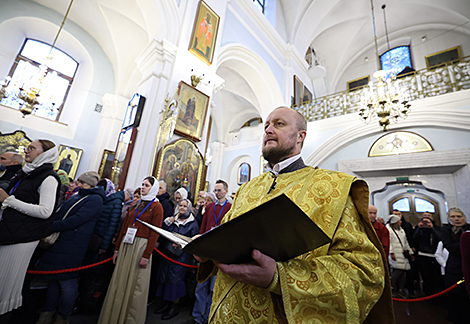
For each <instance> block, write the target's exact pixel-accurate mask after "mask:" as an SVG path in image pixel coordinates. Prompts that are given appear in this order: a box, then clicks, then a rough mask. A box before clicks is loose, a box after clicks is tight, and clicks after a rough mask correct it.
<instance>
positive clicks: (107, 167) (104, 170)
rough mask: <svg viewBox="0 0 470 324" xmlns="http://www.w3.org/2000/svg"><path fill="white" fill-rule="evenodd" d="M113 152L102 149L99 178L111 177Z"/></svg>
mask: <svg viewBox="0 0 470 324" xmlns="http://www.w3.org/2000/svg"><path fill="white" fill-rule="evenodd" d="M113 160H114V152H113V151H110V150H104V152H103V155H102V156H101V163H100V168H99V170H98V174H99V175H100V178H108V179H111V171H112V167H113Z"/></svg>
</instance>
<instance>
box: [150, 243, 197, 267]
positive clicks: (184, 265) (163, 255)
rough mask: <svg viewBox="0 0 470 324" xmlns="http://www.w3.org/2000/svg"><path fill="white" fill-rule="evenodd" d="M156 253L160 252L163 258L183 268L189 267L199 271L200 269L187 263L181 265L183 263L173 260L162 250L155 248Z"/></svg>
mask: <svg viewBox="0 0 470 324" xmlns="http://www.w3.org/2000/svg"><path fill="white" fill-rule="evenodd" d="M154 250H155V251H157V252H158V254H160V255H161V256H162V257H164V258H165V259H167V260H168V261H171V262H173V263H176V264H179V265H181V266H183V267H187V268H193V269H197V268H199V267H198V266H195V265H191V264H186V263H181V262H178V261H176V260H173V259H172V258H170V257H168V256H166V255H165V254H163V253H162V252H161V251H160V250H158V249H157V248H154Z"/></svg>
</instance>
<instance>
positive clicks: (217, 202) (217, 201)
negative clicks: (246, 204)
mask: <svg viewBox="0 0 470 324" xmlns="http://www.w3.org/2000/svg"><path fill="white" fill-rule="evenodd" d="M226 202H227V198H225V200H224V204H225V203H226ZM215 204H216V205H220V206H223V205H224V204H221V203H219V199H217V200H216V201H215Z"/></svg>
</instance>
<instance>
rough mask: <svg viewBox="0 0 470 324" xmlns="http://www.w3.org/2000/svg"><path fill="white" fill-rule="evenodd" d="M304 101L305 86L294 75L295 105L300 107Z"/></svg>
mask: <svg viewBox="0 0 470 324" xmlns="http://www.w3.org/2000/svg"><path fill="white" fill-rule="evenodd" d="M303 99H304V84H303V83H302V81H300V79H299V78H298V77H297V76H296V75H294V104H296V105H300V104H301V103H302V102H303Z"/></svg>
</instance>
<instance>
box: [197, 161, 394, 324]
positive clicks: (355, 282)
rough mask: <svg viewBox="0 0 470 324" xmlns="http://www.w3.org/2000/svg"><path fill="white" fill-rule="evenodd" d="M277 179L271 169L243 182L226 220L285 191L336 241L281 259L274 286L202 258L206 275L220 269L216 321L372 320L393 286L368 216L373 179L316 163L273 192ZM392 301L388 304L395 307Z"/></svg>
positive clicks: (285, 178) (282, 179)
mask: <svg viewBox="0 0 470 324" xmlns="http://www.w3.org/2000/svg"><path fill="white" fill-rule="evenodd" d="M272 183H273V175H272V174H271V173H269V172H267V173H265V174H262V175H260V176H259V177H257V178H255V179H253V180H251V181H249V182H248V183H245V184H244V185H243V186H242V187H240V189H239V190H238V192H237V195H236V197H235V199H234V203H233V205H232V208H231V210H230V211H229V212H228V213H227V214H226V215H225V217H224V222H226V221H228V220H230V219H232V218H235V217H237V215H241V214H243V213H245V212H247V211H248V210H251V209H253V208H254V207H256V206H258V205H260V204H262V203H264V202H266V201H267V200H269V199H272V198H273V197H275V196H277V195H280V194H281V193H285V194H286V195H287V196H288V197H289V198H290V199H291V200H292V201H294V202H295V203H296V204H297V205H298V206H299V207H300V208H301V209H302V210H303V211H304V212H305V213H306V214H307V215H308V216H309V217H310V218H311V219H312V220H313V221H314V222H315V223H316V224H317V225H318V226H319V227H320V228H321V229H322V230H323V231H324V232H325V233H326V234H327V235H328V236H329V237H330V238H331V239H332V242H331V243H330V244H328V245H324V246H322V247H320V248H318V249H315V250H313V251H310V252H308V253H305V254H303V255H301V256H299V257H297V258H295V259H292V260H289V261H287V262H277V269H276V272H275V276H274V280H273V282H272V283H271V285H270V286H269V287H268V288H266V289H263V288H259V287H255V286H252V285H247V284H242V283H239V282H237V281H236V280H235V279H233V278H231V277H229V276H228V275H226V274H224V273H223V272H221V271H217V270H218V269H217V268H215V267H213V263H212V262H205V263H202V264H201V265H200V269H199V272H198V280H199V281H203V280H204V279H206V277H208V275H209V274H217V281H216V284H215V287H214V294H213V301H212V307H211V312H210V316H209V322H210V323H217V324H219V323H220V324H225V323H296V324H297V323H322V324H323V323H332V324H333V323H334V324H338V323H347V324H351V323H362V322H364V320H365V319H366V317H367V315H368V314H369V312H370V311H371V309H372V308H373V307H374V305H375V304H376V303H377V301H378V300H379V299H380V298H381V296H382V292H383V291H384V287H387V288H388V289H389V285H387V284H386V281H387V280H388V272H387V270H386V268H385V263H384V260H385V259H384V258H383V256H382V254H383V252H382V254H381V251H379V249H380V247H379V249H378V248H377V247H376V245H377V244H378V239H377V237H376V236H375V239H374V235H375V231H374V230H373V228H372V227H371V225H370V222H369V221H368V218H367V217H368V216H367V209H368V198H369V192H368V189H367V185H366V184H365V183H364V182H363V181H360V180H356V179H355V178H354V177H353V176H350V175H347V174H344V173H341V172H336V171H329V170H322V169H315V168H312V167H306V168H303V169H300V170H297V171H294V172H289V173H283V174H279V175H278V177H277V179H276V185H275V189H274V190H271V192H270V193H269V194H268V191H269V189H270V187H271V185H272ZM353 183H354V184H353ZM358 210H359V213H358ZM361 214H362V216H361ZM364 217H365V218H366V219H367V221H365V218H364ZM285 221H286V222H288V221H289V215H286V218H285ZM279 226H282V224H279ZM369 227H370V228H369ZM368 234H369V237H368ZM293 239H295V238H293ZM371 239H372V241H374V240H376V241H377V242H375V241H374V243H375V244H376V245H374V243H372V241H371ZM211 271H212V273H211ZM384 295H386V294H385V293H384ZM386 297H387V298H389V294H388V295H387V296H386ZM385 299H386V298H385ZM390 301H391V300H390ZM387 303H388V300H386V303H385V304H387ZM388 304H390V303H388ZM388 304H387V306H386V307H385V308H386V311H387V312H389V313H390V311H391V310H392V308H391V304H390V305H388ZM384 315H385V318H387V317H386V316H387V314H384ZM390 316H391V319H390V320H389V321H388V322H391V323H393V313H392V315H390Z"/></svg>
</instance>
